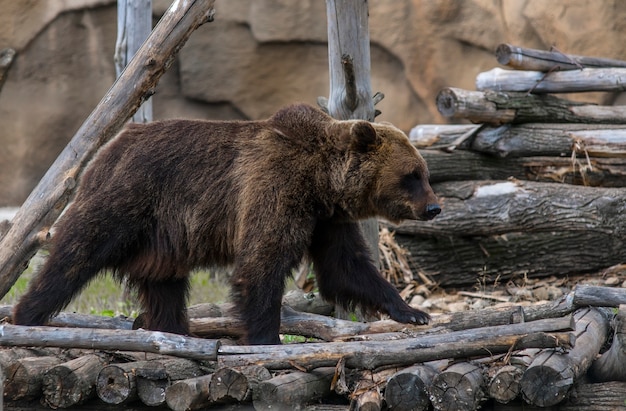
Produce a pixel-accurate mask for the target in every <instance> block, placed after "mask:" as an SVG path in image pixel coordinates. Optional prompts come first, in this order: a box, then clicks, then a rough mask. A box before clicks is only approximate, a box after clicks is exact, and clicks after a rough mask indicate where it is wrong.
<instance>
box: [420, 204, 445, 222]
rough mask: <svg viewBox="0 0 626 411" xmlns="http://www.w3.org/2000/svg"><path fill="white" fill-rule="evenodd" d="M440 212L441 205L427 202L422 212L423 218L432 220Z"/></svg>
mask: <svg viewBox="0 0 626 411" xmlns="http://www.w3.org/2000/svg"><path fill="white" fill-rule="evenodd" d="M439 213H441V207H440V206H439V204H428V205H426V211H425V212H424V218H425V219H426V220H432V219H433V218H435V217H437V216H438V215H439Z"/></svg>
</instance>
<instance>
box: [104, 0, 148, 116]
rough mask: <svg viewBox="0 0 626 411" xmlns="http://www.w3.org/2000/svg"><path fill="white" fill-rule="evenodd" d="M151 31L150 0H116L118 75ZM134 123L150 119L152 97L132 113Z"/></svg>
mask: <svg viewBox="0 0 626 411" xmlns="http://www.w3.org/2000/svg"><path fill="white" fill-rule="evenodd" d="M151 31H152V0H132V1H129V0H118V2H117V40H116V42H115V55H114V57H113V59H114V60H115V72H116V74H117V77H119V76H120V75H121V74H122V72H123V71H124V68H126V65H128V62H129V61H131V60H132V58H133V56H134V55H135V53H137V50H139V48H141V45H142V44H143V42H144V41H145V40H146V39H147V38H148V36H149V35H150V32H151ZM132 121H133V122H135V123H147V122H149V121H152V98H148V99H146V100H145V101H144V102H143V104H142V105H141V107H139V109H137V112H136V113H135V114H134V115H133V117H132Z"/></svg>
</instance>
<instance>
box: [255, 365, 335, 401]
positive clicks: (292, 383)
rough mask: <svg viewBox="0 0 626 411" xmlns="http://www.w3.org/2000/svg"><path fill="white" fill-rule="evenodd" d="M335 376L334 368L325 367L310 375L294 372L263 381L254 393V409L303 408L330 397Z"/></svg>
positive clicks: (313, 371)
mask: <svg viewBox="0 0 626 411" xmlns="http://www.w3.org/2000/svg"><path fill="white" fill-rule="evenodd" d="M334 375H335V368H334V367H324V368H318V369H315V370H312V371H311V372H308V373H306V372H302V371H294V372H291V373H289V374H283V375H279V376H277V377H274V378H271V379H269V380H266V381H263V382H261V383H260V384H259V385H258V386H257V389H256V390H255V391H254V395H253V404H254V409H256V410H279V411H282V410H285V411H291V410H293V407H294V404H299V405H301V406H302V405H305V404H307V403H309V402H313V401H315V400H318V399H320V398H323V397H325V396H328V395H329V394H330V393H331V391H330V383H331V380H332V379H333V376H334Z"/></svg>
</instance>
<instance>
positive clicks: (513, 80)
mask: <svg viewBox="0 0 626 411" xmlns="http://www.w3.org/2000/svg"><path fill="white" fill-rule="evenodd" d="M625 77H626V68H586V69H583V70H570V71H557V72H552V73H543V72H541V71H517V70H502V69H500V68H494V69H492V70H489V71H486V72H483V73H480V74H478V76H477V77H476V88H477V89H478V90H480V91H484V90H494V91H519V92H524V93H528V92H532V93H536V94H540V93H576V92H584V91H623V90H626V82H624V80H623V79H624V78H625Z"/></svg>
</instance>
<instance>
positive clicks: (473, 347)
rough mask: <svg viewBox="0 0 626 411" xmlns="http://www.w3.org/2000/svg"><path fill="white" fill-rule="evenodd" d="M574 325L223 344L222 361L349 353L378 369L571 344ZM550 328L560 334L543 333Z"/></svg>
mask: <svg viewBox="0 0 626 411" xmlns="http://www.w3.org/2000/svg"><path fill="white" fill-rule="evenodd" d="M571 328H572V318H571V316H570V317H562V318H554V319H546V320H538V321H533V322H527V323H523V324H510V325H500V326H495V327H483V328H479V329H473V330H464V331H455V332H450V333H446V334H436V335H424V336H420V337H414V338H407V339H404V340H395V341H359V342H344V343H311V344H300V345H290V346H289V349H288V350H286V349H285V348H284V347H281V346H264V345H260V346H222V347H220V348H219V356H218V365H219V366H220V367H234V366H242V365H250V364H255V365H262V366H264V367H266V368H268V369H286V368H292V367H294V364H297V366H298V367H301V368H302V369H314V368H317V367H327V366H334V365H335V364H336V363H337V362H338V361H339V360H340V359H341V358H345V360H346V366H348V367H351V368H361V369H375V368H378V367H381V366H386V365H394V366H401V365H412V364H415V363H418V362H426V361H433V360H440V359H447V358H462V357H471V356H476V355H484V354H485V353H491V354H493V353H501V352H507V351H508V350H509V349H511V347H515V348H516V349H523V348H543V347H547V346H552V347H555V346H569V345H572V344H573V340H572V339H571V335H569V334H568V333H564V334H559V333H558V331H563V330H568V329H571ZM548 332H555V333H556V334H545V333H548ZM460 342H463V344H459V343H460Z"/></svg>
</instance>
